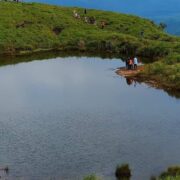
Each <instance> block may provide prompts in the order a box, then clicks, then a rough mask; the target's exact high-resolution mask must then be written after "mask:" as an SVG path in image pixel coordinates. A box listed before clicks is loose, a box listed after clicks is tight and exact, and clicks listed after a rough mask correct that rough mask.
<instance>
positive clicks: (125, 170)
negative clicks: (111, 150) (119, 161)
mask: <svg viewBox="0 0 180 180" xmlns="http://www.w3.org/2000/svg"><path fill="white" fill-rule="evenodd" d="M115 176H116V178H117V179H118V180H130V178H131V170H130V168H129V165H128V164H123V165H121V166H117V168H116V172H115Z"/></svg>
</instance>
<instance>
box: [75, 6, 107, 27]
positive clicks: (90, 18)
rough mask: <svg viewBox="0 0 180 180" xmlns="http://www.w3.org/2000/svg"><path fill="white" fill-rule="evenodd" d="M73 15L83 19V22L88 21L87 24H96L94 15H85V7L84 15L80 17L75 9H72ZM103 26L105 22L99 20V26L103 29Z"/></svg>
mask: <svg viewBox="0 0 180 180" xmlns="http://www.w3.org/2000/svg"><path fill="white" fill-rule="evenodd" d="M73 17H74V18H76V19H83V20H84V22H85V23H89V24H92V25H97V22H96V18H95V17H94V16H91V17H88V16H87V9H84V16H82V17H81V15H80V14H79V13H78V12H77V11H76V10H74V11H73ZM105 26H106V22H105V21H101V22H100V28H101V29H104V28H105Z"/></svg>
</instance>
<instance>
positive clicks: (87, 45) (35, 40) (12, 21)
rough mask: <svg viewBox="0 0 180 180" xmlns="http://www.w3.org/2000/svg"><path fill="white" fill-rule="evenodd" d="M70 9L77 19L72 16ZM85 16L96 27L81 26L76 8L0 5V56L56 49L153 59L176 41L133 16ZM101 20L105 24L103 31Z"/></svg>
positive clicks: (94, 13)
mask: <svg viewBox="0 0 180 180" xmlns="http://www.w3.org/2000/svg"><path fill="white" fill-rule="evenodd" d="M74 9H76V10H77V12H78V13H79V14H80V15H81V19H76V18H74V17H73V10H74ZM87 16H88V17H95V19H96V21H97V25H92V24H89V23H85V22H84V14H83V9H79V8H65V7H58V6H51V5H45V4H37V3H13V2H0V54H19V53H23V52H26V51H29V52H31V51H38V50H49V49H59V50H84V51H85V50H91V51H97V50H100V51H107V50H110V51H112V52H116V53H126V54H133V53H135V52H136V53H137V54H140V55H142V56H150V55H151V56H153V57H154V56H155V57H156V56H161V55H164V54H166V53H168V52H169V49H171V47H172V46H173V45H174V46H175V45H176V44H177V41H179V39H178V40H177V38H175V37H172V36H169V35H167V34H166V33H164V32H163V31H162V30H161V29H160V28H159V27H158V26H157V25H155V24H154V23H153V22H151V21H149V20H146V19H142V18H139V17H136V16H130V15H123V14H118V13H112V12H104V11H97V10H88V14H87ZM101 21H104V22H105V23H106V26H105V28H104V29H101V27H100V24H101ZM57 30H58V31H61V32H56V31H57ZM142 31H143V32H144V35H143V38H142V37H141V32H142ZM172 43H173V45H172ZM157 47H158V49H157ZM153 50H156V52H155V51H154V52H153Z"/></svg>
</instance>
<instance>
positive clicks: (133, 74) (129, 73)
mask: <svg viewBox="0 0 180 180" xmlns="http://www.w3.org/2000/svg"><path fill="white" fill-rule="evenodd" d="M145 66H146V65H140V66H139V67H138V68H137V70H127V69H126V68H125V67H119V68H118V69H117V70H116V74H118V75H120V76H123V77H124V78H130V79H132V80H133V81H136V82H139V83H145V84H147V85H149V86H150V87H153V88H156V89H164V90H165V91H167V92H171V91H173V92H176V94H177V95H178V94H179V93H180V89H179V87H177V86H173V84H170V83H166V82H164V81H161V79H160V78H159V77H158V76H151V75H149V76H147V75H146V74H145V73H144V71H145Z"/></svg>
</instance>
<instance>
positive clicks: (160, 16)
mask: <svg viewBox="0 0 180 180" xmlns="http://www.w3.org/2000/svg"><path fill="white" fill-rule="evenodd" d="M26 1H37V2H42V3H49V4H57V5H63V6H80V7H86V8H94V9H102V10H110V11H116V12H122V13H128V14H135V15H138V16H142V17H146V18H150V19H152V20H154V21H155V22H157V23H159V22H164V23H166V24H167V25H168V26H167V31H168V32H170V33H173V34H177V35H180V1H179V0H98V1H94V0H26Z"/></svg>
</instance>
